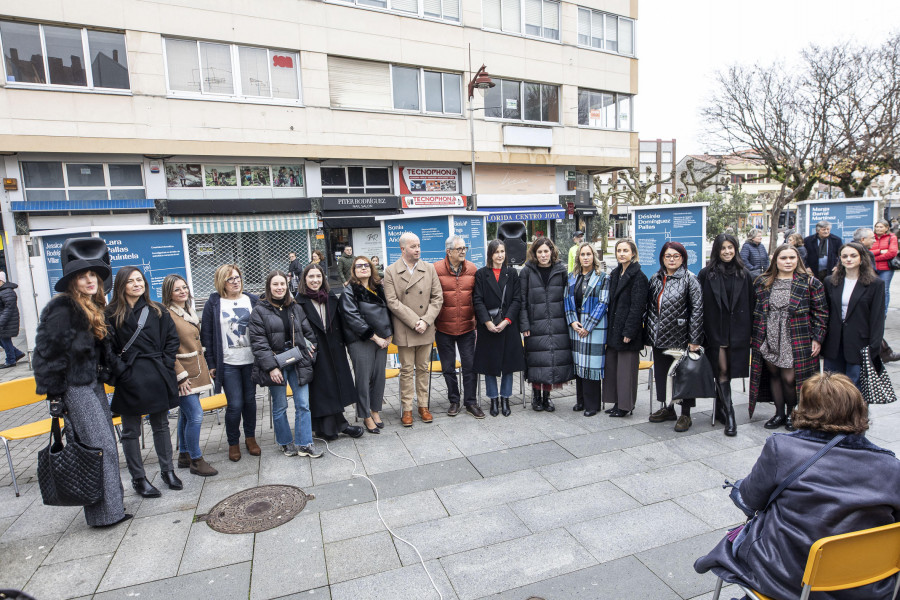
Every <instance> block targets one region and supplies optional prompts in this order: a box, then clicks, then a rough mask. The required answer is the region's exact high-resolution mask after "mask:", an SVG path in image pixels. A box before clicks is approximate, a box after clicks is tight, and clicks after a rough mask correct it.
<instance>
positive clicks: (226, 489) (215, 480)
mask: <svg viewBox="0 0 900 600" xmlns="http://www.w3.org/2000/svg"><path fill="white" fill-rule="evenodd" d="M205 479H206V481H204V482H203V492H202V493H201V494H200V500H199V501H198V502H197V507H196V512H197V514H198V515H205V514H206V513H208V512H209V511H210V510H212V507H213V506H215V505H216V504H218V503H219V502H221V501H222V500H224V499H225V498H227V497H228V496H231V495H232V494H237V493H238V492H240V491H242V490H246V489H250V488H252V487H256V485H257V484H258V482H259V475H258V474H257V473H247V474H246V475H243V476H241V477H234V478H229V479H219V476H218V475H216V476H215V477H206V478H205Z"/></svg>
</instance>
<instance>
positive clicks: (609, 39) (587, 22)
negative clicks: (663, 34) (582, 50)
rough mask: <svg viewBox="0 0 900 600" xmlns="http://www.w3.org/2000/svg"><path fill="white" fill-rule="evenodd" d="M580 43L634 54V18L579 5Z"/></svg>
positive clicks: (585, 45)
mask: <svg viewBox="0 0 900 600" xmlns="http://www.w3.org/2000/svg"><path fill="white" fill-rule="evenodd" d="M578 45H579V46H584V47H588V48H597V49H600V50H607V51H609V52H615V53H617V54H623V55H625V56H634V19H629V18H627V17H620V16H618V15H613V14H609V13H603V12H600V11H597V10H590V9H588V8H582V7H579V8H578Z"/></svg>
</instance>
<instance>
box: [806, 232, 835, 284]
mask: <svg viewBox="0 0 900 600" xmlns="http://www.w3.org/2000/svg"><path fill="white" fill-rule="evenodd" d="M818 237H819V236H818V234H816V233H814V234H812V235H808V236H806V237H805V238H803V247H804V248H806V259H805V260H806V266H807V267H809V270H810V271H812V272H813V274H816V273H818V272H819V240H818ZM843 245H844V242H843V241H842V240H841V238H839V237H838V236H836V235H834V234H833V233H830V234H828V263H827V264H826V265H825V270H826V271H828V272H829V273H831V270H832V269H833V268H834V267H835V265H837V264H838V250H840V249H841V246H843Z"/></svg>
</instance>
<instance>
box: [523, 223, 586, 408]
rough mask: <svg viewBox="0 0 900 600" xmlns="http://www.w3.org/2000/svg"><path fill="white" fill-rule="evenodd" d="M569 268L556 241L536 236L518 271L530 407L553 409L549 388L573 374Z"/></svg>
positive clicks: (558, 385) (558, 384) (556, 386)
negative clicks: (567, 301)
mask: <svg viewBox="0 0 900 600" xmlns="http://www.w3.org/2000/svg"><path fill="white" fill-rule="evenodd" d="M567 279H568V272H567V270H566V265H565V263H563V262H562V261H560V260H559V250H557V248H556V245H555V244H554V243H553V242H552V241H551V240H550V239H549V238H545V237H539V238H537V239H536V240H534V242H532V244H531V247H530V248H528V260H527V261H526V262H525V266H523V267H522V270H521V271H519V284H520V286H521V288H522V310H520V311H519V329H521V330H522V335H523V336H524V337H525V364H526V365H527V371H526V373H527V375H526V378H527V379H528V381H529V382H531V390H532V396H531V408H532V409H533V410H536V411H542V410H543V411H547V412H553V411H554V410H556V407H555V406H554V405H553V401H551V400H550V390H552V389H555V388H561V387H562V385H563V384H564V383H565V382H567V381H569V380H571V379H572V378H573V377H574V376H575V370H574V364H573V362H572V348H571V346H570V343H569V324H568V323H567V322H566V307H565V304H564V302H563V301H564V298H565V295H566V284H567Z"/></svg>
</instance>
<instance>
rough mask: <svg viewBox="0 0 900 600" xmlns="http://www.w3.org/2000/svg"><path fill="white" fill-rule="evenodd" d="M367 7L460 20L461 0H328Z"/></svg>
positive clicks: (415, 15) (418, 15)
mask: <svg viewBox="0 0 900 600" xmlns="http://www.w3.org/2000/svg"><path fill="white" fill-rule="evenodd" d="M328 1H330V2H335V3H340V4H352V5H356V6H364V7H367V8H381V9H384V10H388V11H391V12H398V13H401V14H404V15H408V16H411V17H426V18H429V19H440V20H442V21H451V22H454V23H459V22H460V16H459V10H460V7H459V0H328Z"/></svg>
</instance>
